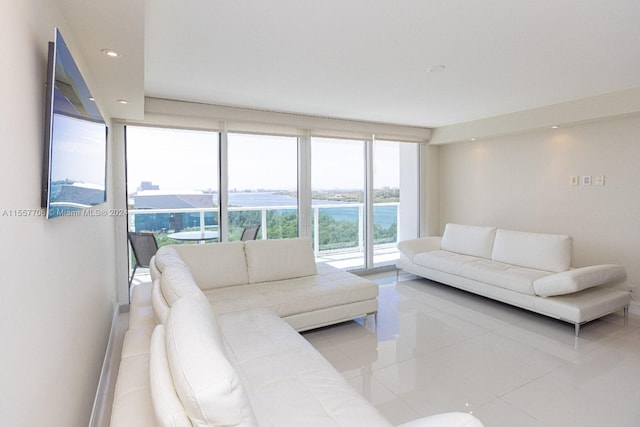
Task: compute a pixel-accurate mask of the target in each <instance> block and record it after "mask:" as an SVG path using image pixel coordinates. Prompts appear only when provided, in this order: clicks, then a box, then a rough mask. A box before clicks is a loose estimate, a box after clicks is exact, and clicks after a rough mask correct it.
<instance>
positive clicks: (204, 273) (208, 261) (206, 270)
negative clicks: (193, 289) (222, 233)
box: [175, 242, 249, 290]
mask: <svg viewBox="0 0 640 427" xmlns="http://www.w3.org/2000/svg"><path fill="white" fill-rule="evenodd" d="M175 248H176V251H177V252H178V253H179V254H180V256H181V257H182V259H183V260H184V262H186V263H187V264H188V265H189V269H190V270H191V273H192V274H193V278H194V279H195V280H196V283H197V284H198V286H199V287H200V289H202V290H208V289H215V288H222V287H225V286H233V285H244V284H247V283H249V277H248V275H247V260H246V258H245V254H244V242H224V243H207V244H204V245H176V246H175Z"/></svg>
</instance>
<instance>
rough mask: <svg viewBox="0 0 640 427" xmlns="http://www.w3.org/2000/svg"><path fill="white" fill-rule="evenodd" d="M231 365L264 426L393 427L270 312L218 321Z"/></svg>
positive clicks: (224, 317) (222, 317)
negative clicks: (236, 371)
mask: <svg viewBox="0 0 640 427" xmlns="http://www.w3.org/2000/svg"><path fill="white" fill-rule="evenodd" d="M219 322H220V329H221V331H222V333H223V335H224V337H225V343H226V344H227V348H228V354H229V360H230V361H231V363H232V364H233V365H235V366H238V372H239V373H240V378H241V380H242V381H243V383H244V384H246V387H245V389H246V390H247V393H248V394H249V396H250V398H251V401H252V403H253V405H254V410H255V414H256V416H257V418H258V419H259V420H260V423H261V425H265V426H278V427H301V426H304V427H306V426H366V427H391V424H390V423H389V422H388V421H387V420H386V419H385V418H384V417H383V416H382V415H381V414H380V413H379V412H378V411H377V410H376V408H375V407H374V406H373V405H371V404H370V403H369V402H368V401H367V400H366V399H365V398H364V397H363V396H361V395H360V394H359V393H358V392H357V391H356V390H355V389H353V388H352V387H351V386H350V385H349V384H348V383H347V381H346V380H345V378H344V377H343V376H342V375H340V373H338V372H337V371H336V369H335V368H334V367H333V366H332V365H331V364H330V363H329V362H328V361H327V360H326V359H325V358H324V357H323V356H322V355H321V354H320V353H319V352H318V351H317V350H316V349H315V348H314V347H313V346H312V345H311V344H310V343H309V342H308V341H307V340H306V339H304V338H303V337H302V336H301V335H300V334H298V333H296V332H295V331H294V330H293V329H292V328H291V327H290V326H289V325H288V324H287V323H285V322H284V321H283V320H282V319H280V318H279V317H278V316H277V315H276V314H275V313H274V312H272V311H271V310H267V309H258V310H250V311H241V312H236V313H227V314H223V315H220V316H219Z"/></svg>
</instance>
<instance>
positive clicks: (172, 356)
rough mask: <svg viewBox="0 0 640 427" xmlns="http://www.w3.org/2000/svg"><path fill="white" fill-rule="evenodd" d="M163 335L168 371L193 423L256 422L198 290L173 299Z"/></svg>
mask: <svg viewBox="0 0 640 427" xmlns="http://www.w3.org/2000/svg"><path fill="white" fill-rule="evenodd" d="M165 335H166V346H167V358H168V360H169V367H170V369H171V376H172V377H173V382H174V384H175V387H176V391H177V394H178V396H179V398H180V401H181V402H182V404H183V405H184V407H185V409H186V412H187V414H188V416H189V418H190V419H191V422H192V423H193V425H194V426H223V425H224V426H232V425H233V426H255V425H257V422H256V419H255V416H254V414H253V409H252V408H251V405H250V403H249V399H248V397H247V395H246V394H245V391H244V389H243V386H242V384H241V382H240V379H239V377H238V375H237V373H236V371H235V370H234V368H233V367H232V366H231V364H230V363H229V360H228V359H227V356H226V354H225V350H224V344H223V342H222V338H221V336H220V331H219V329H218V325H217V323H216V320H215V317H214V315H213V311H212V309H211V306H210V305H209V302H208V301H207V299H206V297H205V296H204V295H200V294H199V295H187V296H185V297H184V298H181V299H180V300H179V301H177V302H176V303H175V304H173V306H172V307H171V313H170V314H169V318H168V319H167V325H166V333H165Z"/></svg>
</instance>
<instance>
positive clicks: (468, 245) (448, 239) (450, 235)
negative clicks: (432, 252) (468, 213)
mask: <svg viewBox="0 0 640 427" xmlns="http://www.w3.org/2000/svg"><path fill="white" fill-rule="evenodd" d="M495 236H496V228H495V227H482V226H478V225H461V224H447V225H446V226H445V228H444V233H443V234H442V242H441V243H440V246H441V248H442V249H443V250H445V251H449V252H455V253H457V254H462V255H471V256H477V257H482V258H487V259H489V258H491V250H492V249H493V241H494V239H495Z"/></svg>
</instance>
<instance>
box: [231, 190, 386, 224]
mask: <svg viewBox="0 0 640 427" xmlns="http://www.w3.org/2000/svg"><path fill="white" fill-rule="evenodd" d="M296 203H297V202H296V199H294V198H293V197H289V196H284V195H281V194H274V193H270V192H237V193H229V205H231V206H247V207H253V206H283V207H284V206H291V207H292V208H295V207H296ZM311 204H312V206H314V207H322V205H334V206H332V207H330V208H329V207H327V208H321V209H320V213H322V214H325V215H331V216H332V217H333V218H334V219H335V220H336V221H357V220H358V206H357V205H356V206H353V205H354V204H353V203H349V202H335V201H329V200H316V199H313V200H312V201H311ZM335 205H341V206H340V207H335ZM397 208H398V207H397V206H396V205H392V206H374V208H373V220H374V222H375V223H376V224H379V225H380V226H382V227H384V228H388V227H389V226H390V225H391V224H393V223H397V221H398V220H397V212H398V209H397Z"/></svg>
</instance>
